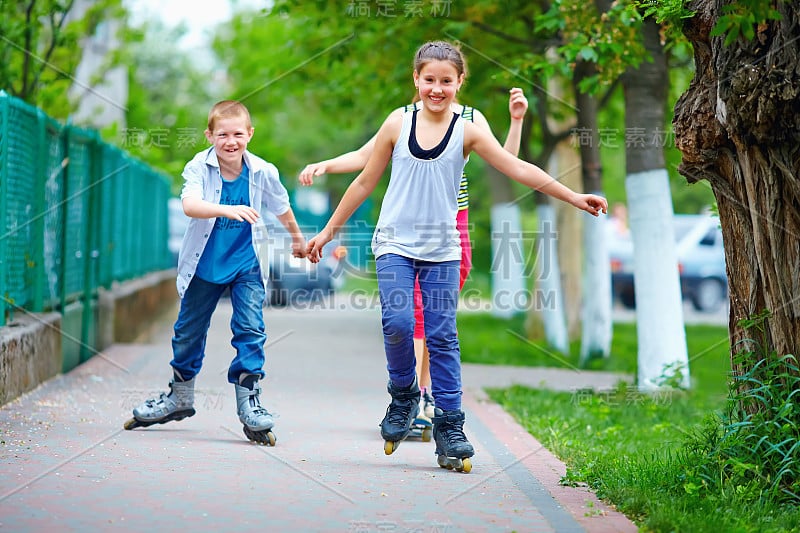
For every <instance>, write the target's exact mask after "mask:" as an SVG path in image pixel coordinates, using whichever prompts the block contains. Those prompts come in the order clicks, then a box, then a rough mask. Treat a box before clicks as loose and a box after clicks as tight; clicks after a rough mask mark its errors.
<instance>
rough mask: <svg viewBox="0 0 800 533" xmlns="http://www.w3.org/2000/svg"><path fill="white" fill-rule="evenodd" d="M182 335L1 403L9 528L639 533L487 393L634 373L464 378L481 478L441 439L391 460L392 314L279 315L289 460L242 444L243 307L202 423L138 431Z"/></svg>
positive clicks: (276, 367) (275, 327)
mask: <svg viewBox="0 0 800 533" xmlns="http://www.w3.org/2000/svg"><path fill="white" fill-rule="evenodd" d="M173 318H174V317H170V319H169V320H170V322H165V323H163V324H160V325H159V327H158V328H157V329H156V330H154V332H153V335H152V337H151V338H150V339H148V340H147V341H146V342H140V343H137V344H117V345H114V346H112V347H111V348H110V349H109V350H107V351H105V352H103V353H102V354H99V355H97V356H95V357H94V358H92V359H91V360H90V361H88V362H87V363H85V364H83V365H81V366H80V367H78V368H76V369H75V370H74V371H72V372H70V373H69V374H66V375H62V376H58V377H57V378H54V379H52V380H50V381H48V382H47V383H45V384H44V385H42V386H40V387H39V388H37V389H36V390H34V391H32V392H31V393H29V394H26V395H24V396H23V397H21V398H20V399H18V400H16V401H14V402H11V403H9V404H7V405H5V406H3V407H2V408H0V441H2V443H1V444H0V529H6V530H8V531H38V530H44V529H58V530H78V529H81V530H83V529H87V528H92V529H101V530H107V529H114V530H130V531H139V530H145V529H148V530H152V529H156V530H162V529H178V528H191V529H192V530H197V531H218V530H234V529H237V530H249V529H262V528H267V529H270V530H273V531H359V532H368V531H448V532H451V531H453V532H454V531H542V532H547V531H557V532H562V531H563V532H569V531H587V532H606V531H609V532H611V531H615V532H616V531H636V527H635V526H634V525H633V524H632V523H631V522H630V521H628V520H627V519H626V518H625V517H624V516H622V515H621V514H620V513H618V512H616V511H614V510H613V509H610V508H609V507H608V506H606V505H605V504H603V503H602V502H599V501H598V500H597V498H596V497H595V496H594V495H593V494H592V493H591V492H590V491H588V490H587V489H585V488H574V487H562V486H560V485H559V484H558V481H559V479H560V477H561V476H562V475H564V473H565V468H564V465H563V464H562V463H561V462H560V461H558V459H557V458H555V457H554V456H552V454H550V453H549V452H548V451H547V450H546V449H544V448H543V447H542V446H541V445H540V444H539V443H538V442H537V441H536V440H535V439H534V438H533V437H531V436H530V435H529V434H528V433H527V432H525V431H524V430H523V429H522V428H521V427H520V426H519V425H518V424H517V423H516V422H515V421H514V420H513V419H512V418H511V417H510V416H508V415H507V414H506V413H505V412H503V411H502V409H500V408H499V407H498V406H497V405H495V404H493V403H491V402H489V401H488V400H487V399H486V397H485V395H484V394H483V393H482V390H481V387H483V386H486V385H490V386H505V384H509V383H511V382H524V383H528V384H530V385H534V386H539V385H542V384H545V385H546V386H549V387H553V388H562V389H571V388H574V387H576V386H578V387H579V386H581V384H582V383H583V382H585V383H586V384H589V385H594V386H604V385H608V386H610V385H613V383H614V382H616V381H617V380H618V379H619V378H620V376H615V375H605V374H598V373H582V372H574V371H553V370H551V369H530V370H528V369H525V370H522V371H521V370H520V369H504V368H498V367H480V366H476V365H465V368H464V382H465V396H464V408H465V410H466V412H467V424H466V426H465V430H466V431H467V435H468V437H469V439H470V441H471V442H472V443H473V445H474V446H475V448H476V456H475V457H474V459H473V470H472V473H470V474H459V473H455V472H449V471H446V470H443V469H440V468H439V467H438V466H437V465H436V459H435V456H434V453H433V451H434V445H433V443H431V442H429V443H424V442H421V441H407V442H404V443H402V445H401V446H400V448H399V449H398V450H397V451H396V452H395V453H394V454H393V455H391V456H385V455H384V453H383V442H382V440H381V438H380V434H379V430H378V422H379V421H380V419H381V418H382V416H383V413H384V411H385V409H386V405H387V403H388V395H387V393H386V390H385V380H386V371H385V359H384V357H383V347H382V339H381V333H380V315H379V312H378V311H377V310H375V309H371V310H362V311H357V310H337V311H336V312H332V311H330V310H323V311H320V310H318V311H311V310H306V311H295V310H272V309H268V310H266V312H265V318H266V321H267V327H268V332H269V334H270V338H269V341H268V347H267V365H266V369H267V371H268V376H267V378H266V380H265V382H264V383H263V386H264V395H263V401H264V403H265V405H266V406H267V407H268V408H269V409H270V410H271V411H274V412H276V413H277V415H278V416H279V418H278V419H277V423H276V427H275V434H276V435H277V438H278V442H277V446H275V447H274V448H269V447H263V446H255V445H252V444H250V443H249V442H248V441H247V440H246V439H245V438H244V436H243V434H242V431H241V425H240V423H239V421H238V419H237V417H236V413H235V409H236V408H235V401H234V395H233V387H231V386H230V385H229V384H228V383H227V382H226V377H225V376H226V370H227V365H228V363H229V361H230V358H231V357H232V348H231V347H230V343H229V341H230V332H229V329H228V323H229V319H230V308H229V304H228V303H227V302H225V301H223V303H221V304H220V307H219V309H218V310H217V313H216V315H215V317H214V319H213V322H212V329H211V333H210V335H209V339H208V346H207V353H208V355H207V357H206V361H205V364H204V368H203V371H202V372H201V374H200V375H199V376H198V380H197V396H196V407H197V411H198V412H197V415H195V416H194V417H192V418H189V419H186V420H184V421H181V422H173V423H170V424H167V425H163V426H160V425H157V426H152V427H151V428H147V429H139V430H134V431H124V430H123V429H122V424H123V423H124V421H125V420H126V419H127V418H129V417H130V410H131V408H132V407H133V406H134V405H136V404H137V403H139V402H140V401H142V400H143V399H144V398H146V397H149V396H150V395H152V394H154V393H157V392H159V391H161V390H165V389H166V384H167V382H168V380H169V377H170V369H169V366H168V362H169V360H170V353H171V352H170V335H171V325H172V324H171V320H172V319H173Z"/></svg>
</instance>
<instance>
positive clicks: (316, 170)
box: [297, 162, 327, 185]
mask: <svg viewBox="0 0 800 533" xmlns="http://www.w3.org/2000/svg"><path fill="white" fill-rule="evenodd" d="M326 170H327V166H326V165H325V163H322V162H320V163H310V164H308V165H306V168H304V169H303V170H302V172H300V176H298V178H297V179H298V180H300V184H301V185H313V184H314V176H321V175H323V174H325V171H326Z"/></svg>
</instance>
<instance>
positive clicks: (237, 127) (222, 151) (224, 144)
mask: <svg viewBox="0 0 800 533" xmlns="http://www.w3.org/2000/svg"><path fill="white" fill-rule="evenodd" d="M205 134H206V139H208V142H210V143H211V144H212V145H214V152H216V154H217V160H218V161H219V163H220V166H221V167H222V166H225V167H227V168H232V169H241V166H242V156H243V155H244V151H245V150H246V149H247V143H248V142H250V139H251V138H252V137H253V128H252V127H249V126H248V121H247V119H246V118H245V117H231V118H221V119H219V120H217V123H216V124H215V125H214V131H213V132H212V131H209V130H206V131H205Z"/></svg>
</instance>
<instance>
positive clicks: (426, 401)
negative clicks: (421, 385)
mask: <svg viewBox="0 0 800 533" xmlns="http://www.w3.org/2000/svg"><path fill="white" fill-rule="evenodd" d="M420 401H421V402H422V412H423V413H425V416H427V417H428V418H433V417H434V416H436V413H435V412H434V408H435V407H436V404H435V403H434V402H433V396H431V393H430V392H428V389H424V390H423V391H422V399H421V400H420Z"/></svg>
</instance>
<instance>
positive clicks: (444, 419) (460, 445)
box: [432, 407, 475, 474]
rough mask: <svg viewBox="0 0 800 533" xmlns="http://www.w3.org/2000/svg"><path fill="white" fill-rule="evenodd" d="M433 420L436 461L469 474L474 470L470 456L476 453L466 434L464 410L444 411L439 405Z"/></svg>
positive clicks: (449, 468) (448, 467) (445, 466)
mask: <svg viewBox="0 0 800 533" xmlns="http://www.w3.org/2000/svg"><path fill="white" fill-rule="evenodd" d="M432 421H433V440H435V441H436V462H437V463H439V466H441V467H442V468H447V469H448V470H456V471H458V472H464V473H467V474H468V473H469V472H470V471H471V470H472V461H470V459H469V458H470V457H472V456H473V455H475V450H474V449H473V448H472V444H470V443H469V441H468V440H467V437H466V436H465V435H464V412H463V411H455V410H454V411H442V410H441V409H439V408H438V407H437V408H436V412H435V416H434V417H433V419H432Z"/></svg>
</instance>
